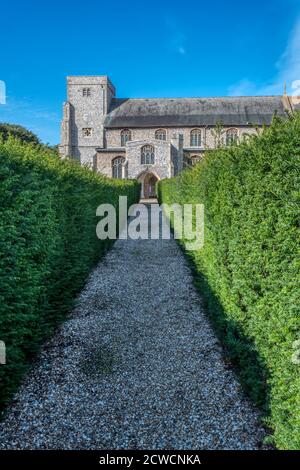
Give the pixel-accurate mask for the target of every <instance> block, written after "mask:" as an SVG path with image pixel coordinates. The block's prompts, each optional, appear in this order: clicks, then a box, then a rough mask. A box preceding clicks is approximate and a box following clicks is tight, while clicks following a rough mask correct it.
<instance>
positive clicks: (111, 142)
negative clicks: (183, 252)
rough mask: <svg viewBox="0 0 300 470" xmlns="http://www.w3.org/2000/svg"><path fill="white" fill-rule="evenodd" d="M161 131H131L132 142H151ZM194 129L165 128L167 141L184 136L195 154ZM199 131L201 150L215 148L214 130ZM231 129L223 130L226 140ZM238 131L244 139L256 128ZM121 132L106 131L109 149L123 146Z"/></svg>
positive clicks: (241, 128) (244, 128) (150, 129)
mask: <svg viewBox="0 0 300 470" xmlns="http://www.w3.org/2000/svg"><path fill="white" fill-rule="evenodd" d="M158 129H160V128H159V127H157V128H135V129H130V130H131V139H132V140H138V141H140V140H151V139H153V140H154V139H155V131H156V130H158ZM192 129H194V128H193V127H171V128H164V130H165V131H166V134H167V137H166V138H167V141H171V140H172V137H173V136H174V134H175V135H178V134H179V135H182V137H183V147H184V148H185V149H191V151H192V152H193V148H191V147H190V132H191V130H192ZM197 129H201V132H202V139H201V143H202V145H201V148H203V149H205V148H214V147H215V136H214V128H211V127H210V128H205V127H197ZM228 129H230V128H229V127H228V128H225V127H224V129H223V137H224V138H225V134H226V130H228ZM235 129H237V130H238V136H239V137H242V136H243V134H245V133H247V134H252V133H255V132H256V130H255V128H252V127H239V128H237V127H236V128H235ZM121 131H122V129H105V143H106V147H107V148H112V147H120V146H121Z"/></svg>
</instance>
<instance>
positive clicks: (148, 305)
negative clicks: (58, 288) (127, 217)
mask: <svg viewBox="0 0 300 470" xmlns="http://www.w3.org/2000/svg"><path fill="white" fill-rule="evenodd" d="M264 434H265V433H264V429H263V427H262V425H261V423H260V418H259V414H258V412H257V411H256V410H255V409H254V408H253V407H252V405H251V404H250V403H249V402H248V400H247V399H246V398H245V396H244V395H243V393H242V391H241V388H240V386H239V384H238V383H237V380H236V378H235V376H234V374H233V372H232V370H231V369H230V368H228V366H226V364H225V363H224V360H223V358H222V350H221V347H220V344H219V342H218V340H217V339H216V337H215V334H214V333H213V331H212V329H211V327H210V325H209V323H208V320H207V318H206V317H205V314H204V313H203V309H202V306H201V300H200V299H199V295H198V293H197V292H196V290H195V288H194V286H193V283H192V276H191V273H190V270H189V268H188V266H187V264H186V261H185V259H184V256H183V254H182V253H181V250H180V248H179V247H178V245H177V243H176V242H175V241H174V240H137V241H133V240H131V241H123V240H118V241H117V242H116V243H115V245H114V247H113V249H112V250H111V251H110V252H109V253H108V254H107V256H106V257H105V259H103V260H102V261H101V262H100V263H99V265H98V267H97V268H96V269H95V270H94V271H93V273H92V274H91V276H90V278H89V281H88V283H87V285H86V288H85V289H84V290H83V292H82V293H81V295H80V297H79V299H78V305H77V307H76V308H75V309H74V311H73V313H72V315H71V316H70V318H69V319H68V320H67V321H66V322H65V323H64V325H63V326H62V327H61V328H60V329H59V331H58V332H57V334H56V335H55V337H54V338H52V340H51V341H49V343H48V344H46V346H45V347H44V349H43V351H42V353H41V355H40V359H39V361H38V362H37V364H36V365H35V366H34V368H33V369H32V371H31V372H30V373H29V375H28V376H27V379H26V380H25V382H24V384H23V386H22V387H21V388H20V391H19V393H18V394H17V395H16V397H15V401H14V403H13V405H12V406H11V408H10V410H9V412H8V415H7V417H6V419H5V420H4V421H3V422H2V423H1V424H0V448H1V449H117V448H121V449H136V448H137V449H257V448H260V446H261V441H262V439H263V437H264Z"/></svg>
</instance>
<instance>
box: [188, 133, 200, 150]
mask: <svg viewBox="0 0 300 470" xmlns="http://www.w3.org/2000/svg"><path fill="white" fill-rule="evenodd" d="M190 143H191V147H201V130H200V129H193V130H192V131H191V142H190Z"/></svg>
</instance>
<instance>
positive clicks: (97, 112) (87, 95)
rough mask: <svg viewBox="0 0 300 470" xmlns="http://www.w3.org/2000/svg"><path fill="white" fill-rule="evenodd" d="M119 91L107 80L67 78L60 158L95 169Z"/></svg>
mask: <svg viewBox="0 0 300 470" xmlns="http://www.w3.org/2000/svg"><path fill="white" fill-rule="evenodd" d="M114 96H115V88H114V86H113V84H112V83H111V81H110V80H109V78H108V77H107V76H71V77H67V97H68V98H67V101H66V102H65V103H64V111H63V121H62V129H61V134H62V135H61V145H60V154H61V156H62V157H66V156H70V157H73V158H75V159H77V160H79V161H80V163H82V164H88V165H89V166H91V167H92V166H93V162H94V157H95V153H96V152H95V148H96V147H98V148H103V147H104V130H103V123H104V119H105V116H106V114H107V113H108V111H109V107H110V103H111V99H112V98H113V97H114Z"/></svg>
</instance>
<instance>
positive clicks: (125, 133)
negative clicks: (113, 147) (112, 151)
mask: <svg viewBox="0 0 300 470" xmlns="http://www.w3.org/2000/svg"><path fill="white" fill-rule="evenodd" d="M130 140H131V131H130V130H129V129H123V130H122V131H121V147H125V145H126V142H129V141H130Z"/></svg>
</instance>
